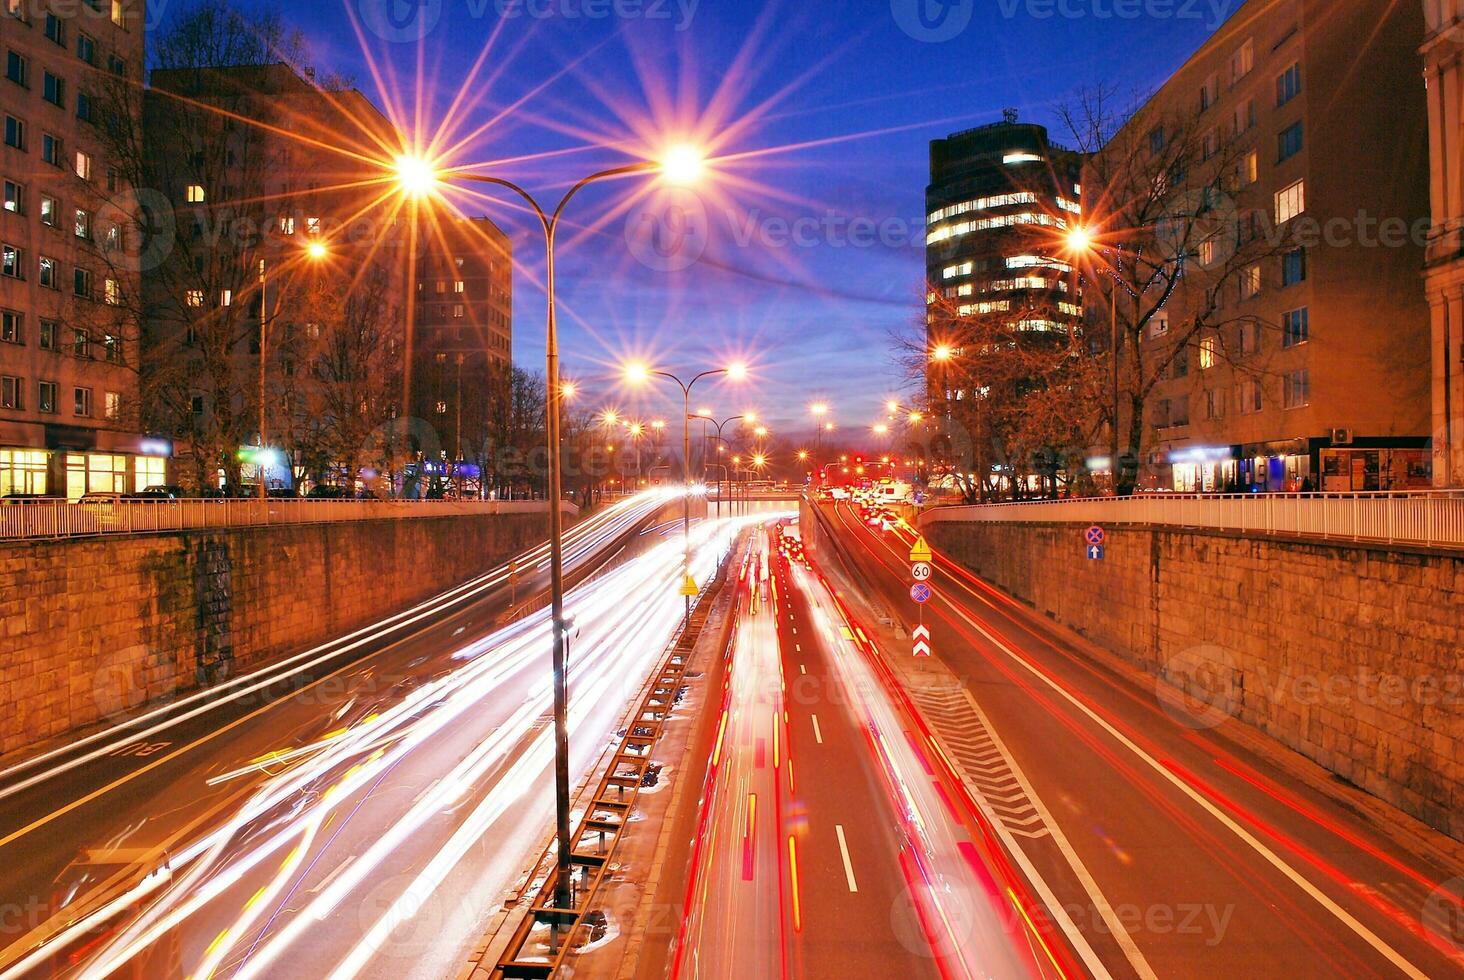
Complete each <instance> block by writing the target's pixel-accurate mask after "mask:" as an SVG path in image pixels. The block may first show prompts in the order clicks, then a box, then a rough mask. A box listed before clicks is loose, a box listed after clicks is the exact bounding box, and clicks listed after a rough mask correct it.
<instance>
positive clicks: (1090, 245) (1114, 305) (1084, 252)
mask: <svg viewBox="0 0 1464 980" xmlns="http://www.w3.org/2000/svg"><path fill="white" fill-rule="evenodd" d="M1067 246H1068V251H1069V252H1070V253H1071V255H1072V258H1071V261H1072V265H1073V279H1074V280H1075V281H1076V279H1077V277H1078V262H1079V261H1080V260H1081V259H1085V258H1091V257H1092V256H1093V254H1094V253H1095V252H1096V251H1097V246H1096V245H1095V243H1094V241H1093V234H1092V232H1090V231H1089V230H1088V229H1086V228H1084V227H1082V226H1081V225H1079V226H1077V227H1075V228H1073V229H1072V230H1071V231H1069V232H1068V235H1067ZM1112 278H1113V282H1112V284H1111V285H1110V286H1109V289H1108V359H1109V379H1108V380H1109V386H1110V389H1111V403H1110V405H1109V411H1110V412H1112V413H1113V425H1112V426H1111V427H1110V429H1109V440H1108V469H1109V471H1110V472H1111V473H1112V474H1113V495H1114V496H1115V497H1117V496H1118V286H1119V279H1118V277H1117V276H1116V275H1115V276H1113V277H1112ZM1073 288H1074V292H1075V293H1076V286H1074V287H1073ZM1075 298H1076V297H1075Z"/></svg>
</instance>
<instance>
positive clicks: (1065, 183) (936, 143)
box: [925, 112, 1082, 397]
mask: <svg viewBox="0 0 1464 980" xmlns="http://www.w3.org/2000/svg"><path fill="white" fill-rule="evenodd" d="M1081 179H1082V155H1081V154H1078V153H1075V152H1073V151H1071V150H1068V149H1065V148H1063V147H1060V146H1058V145H1056V144H1055V143H1053V142H1051V141H1050V140H1049V139H1048V136H1047V129H1046V127H1043V126H1039V125H1035V124H1032V123H1021V122H1018V121H1017V117H1016V113H1015V112H1008V113H1007V116H1006V119H1005V120H1004V121H1002V122H999V123H993V124H991V125H987V126H980V127H978V128H976V129H969V130H966V131H964V132H960V133H955V134H953V135H951V136H948V137H946V138H945V139H939V140H932V141H931V144H930V185H929V186H928V187H927V188H926V190H925V210H926V217H925V220H926V236H925V277H926V282H927V289H928V293H927V296H926V301H927V306H928V307H930V308H931V310H932V313H931V314H930V315H928V316H927V326H928V328H929V330H931V331H934V332H933V333H932V334H931V337H930V338H929V339H930V343H931V346H935V345H937V344H938V343H939V342H940V339H939V331H940V324H939V323H938V322H937V321H938V319H939V315H938V314H937V313H935V312H934V311H935V310H936V309H942V310H948V311H950V312H951V313H953V314H954V315H956V316H958V317H966V316H975V315H985V314H1005V313H1010V314H1012V315H1013V317H1014V319H1015V320H1016V321H1017V322H1018V323H1019V326H1020V329H1021V330H1023V331H1026V332H1030V333H1032V334H1049V333H1053V334H1064V335H1065V334H1066V332H1067V331H1068V330H1069V329H1070V328H1071V327H1072V326H1073V325H1074V324H1075V323H1077V322H1078V320H1079V318H1080V315H1081V310H1080V304H1079V302H1078V297H1077V296H1076V295H1075V294H1074V293H1073V292H1071V291H1070V290H1071V289H1072V280H1071V272H1072V268H1071V266H1070V264H1069V263H1068V262H1067V261H1066V259H1065V258H1064V255H1063V248H1062V233H1063V229H1065V228H1066V227H1067V226H1068V225H1069V224H1070V223H1076V222H1077V221H1078V220H1079V219H1080V218H1081V214H1082V210H1081V205H1080V203H1079V202H1080V200H1081V197H1082V187H1081V184H1080V181H1081ZM952 397H955V393H953V394H952Z"/></svg>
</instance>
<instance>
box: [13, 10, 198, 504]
mask: <svg viewBox="0 0 1464 980" xmlns="http://www.w3.org/2000/svg"><path fill="white" fill-rule="evenodd" d="M143 13H144V9H143V4H142V0H3V7H0V54H3V57H4V61H5V77H4V78H3V79H0V115H3V117H4V119H3V125H4V140H3V144H0V181H3V188H4V190H3V194H4V198H3V210H0V496H3V495H6V494H44V495H51V496H67V497H70V498H72V499H76V498H78V497H80V496H81V495H82V494H84V493H86V492H88V491H109V492H132V491H135V490H140V489H143V488H145V487H147V486H149V485H153V484H159V483H163V482H165V480H166V466H167V457H168V455H169V449H170V447H169V443H168V442H167V440H165V439H156V438H149V437H148V436H147V435H146V434H145V433H144V431H143V429H142V426H141V424H140V415H139V405H138V380H137V379H138V369H139V353H140V352H139V330H138V322H137V317H136V313H135V306H134V304H133V303H132V302H131V299H132V298H134V297H135V296H136V295H137V294H138V292H139V285H138V282H139V279H138V277H139V271H138V264H137V262H136V261H135V257H136V247H137V230H136V214H137V210H136V199H135V195H134V192H133V188H132V187H131V185H130V182H129V181H128V179H127V177H126V175H125V174H124V173H123V171H122V169H121V167H120V166H119V162H118V161H117V160H116V159H114V158H113V155H112V154H111V153H110V152H109V150H108V146H109V141H108V140H107V139H106V138H105V135H104V127H106V126H109V125H113V124H115V123H116V122H117V121H116V120H115V119H114V116H115V114H117V113H119V112H127V111H128V109H127V106H128V105H129V104H131V103H130V102H129V100H127V99H126V98H121V97H118V96H119V93H121V92H122V91H125V89H126V88H127V87H128V86H136V85H138V84H140V80H141V78H142V71H143V49H144V17H143ZM134 122H135V120H134Z"/></svg>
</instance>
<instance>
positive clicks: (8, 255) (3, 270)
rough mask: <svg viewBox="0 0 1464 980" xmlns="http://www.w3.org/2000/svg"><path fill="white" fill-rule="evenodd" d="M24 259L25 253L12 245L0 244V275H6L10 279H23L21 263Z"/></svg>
mask: <svg viewBox="0 0 1464 980" xmlns="http://www.w3.org/2000/svg"><path fill="white" fill-rule="evenodd" d="M24 261H25V253H24V252H22V251H21V250H20V249H18V248H16V247H15V246H14V245H0V276H7V277H9V278H11V279H24V278H25V268H24V266H23V264H22V263H24Z"/></svg>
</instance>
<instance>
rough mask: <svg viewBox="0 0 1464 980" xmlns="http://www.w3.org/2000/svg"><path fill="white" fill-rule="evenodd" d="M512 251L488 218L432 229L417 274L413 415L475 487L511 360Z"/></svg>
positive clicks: (445, 458) (455, 221) (444, 459)
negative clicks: (494, 405) (496, 401)
mask: <svg viewBox="0 0 1464 980" xmlns="http://www.w3.org/2000/svg"><path fill="white" fill-rule="evenodd" d="M512 323H513V246H512V243H511V242H510V241H509V238H508V236H507V235H505V234H504V233H503V231H502V230H500V229H499V228H498V226H497V225H495V224H494V223H493V222H492V221H490V220H488V219H487V218H481V217H480V218H472V219H450V218H444V219H443V220H440V221H437V222H434V223H432V224H431V225H430V227H429V228H428V229H427V230H426V233H425V235H424V240H423V242H422V255H421V258H420V260H419V262H418V266H417V306H416V311H415V324H416V335H415V337H414V338H413V339H414V344H413V347H414V356H413V360H414V362H415V367H414V372H413V373H414V375H415V382H414V385H413V403H414V405H413V415H414V416H416V417H418V418H421V419H425V420H427V422H428V424H429V425H431V426H432V428H433V429H434V430H435V432H436V433H437V437H438V439H437V442H438V446H439V447H440V450H441V454H442V460H440V462H442V463H446V464H453V465H452V468H453V470H454V473H455V474H456V475H466V478H467V479H470V480H478V479H480V478H481V476H482V473H481V470H478V471H477V472H473V471H472V467H474V466H479V465H481V464H479V463H474V462H472V461H473V460H475V459H476V458H477V457H479V456H480V455H481V454H482V450H483V448H484V444H485V442H486V440H487V438H488V424H489V420H490V417H491V411H492V403H493V399H494V398H495V396H496V395H497V394H498V393H499V391H498V389H499V388H500V387H501V386H502V385H503V384H505V383H506V380H507V368H508V365H509V364H510V363H511V361H512V359H513V329H512Z"/></svg>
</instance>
